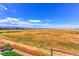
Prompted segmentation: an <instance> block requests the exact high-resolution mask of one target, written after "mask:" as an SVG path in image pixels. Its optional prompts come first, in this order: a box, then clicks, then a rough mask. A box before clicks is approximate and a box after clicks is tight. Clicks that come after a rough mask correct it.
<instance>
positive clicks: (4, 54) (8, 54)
mask: <svg viewBox="0 0 79 59" xmlns="http://www.w3.org/2000/svg"><path fill="white" fill-rule="evenodd" d="M1 55H3V56H22V55H21V54H18V53H17V52H14V51H7V52H2V53H1Z"/></svg>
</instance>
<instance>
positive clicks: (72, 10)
mask: <svg viewBox="0 0 79 59" xmlns="http://www.w3.org/2000/svg"><path fill="white" fill-rule="evenodd" d="M3 26H6V27H27V28H70V27H71V28H75V27H77V28H79V4H75V3H74V4H73V3H72V4H68V3H63V4H62V3H51V4H50V3H25V4H24V3H23V4H22V3H16V4H15V3H13V4H12V3H6V4H5V3H2V4H0V27H3Z"/></svg>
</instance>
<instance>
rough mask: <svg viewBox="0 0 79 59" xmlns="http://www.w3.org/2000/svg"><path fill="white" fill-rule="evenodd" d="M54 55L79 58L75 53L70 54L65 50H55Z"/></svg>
mask: <svg viewBox="0 0 79 59" xmlns="http://www.w3.org/2000/svg"><path fill="white" fill-rule="evenodd" d="M53 55H66V56H79V55H77V54H74V53H69V52H66V51H63V50H58V49H53Z"/></svg>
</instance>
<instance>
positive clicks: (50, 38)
mask: <svg viewBox="0 0 79 59" xmlns="http://www.w3.org/2000/svg"><path fill="white" fill-rule="evenodd" d="M0 35H1V36H3V38H4V36H5V37H7V38H5V39H8V40H10V41H14V42H16V43H17V42H19V43H23V44H25V45H29V46H33V47H37V48H41V49H46V50H48V51H50V48H53V49H58V50H59V51H60V52H57V51H53V55H72V54H73V55H79V29H29V30H0ZM30 49H32V48H30ZM62 51H65V52H67V53H63V52H62ZM57 53H58V54H57ZM59 53H60V54H59ZM68 53H69V54H68ZM49 54H50V52H49Z"/></svg>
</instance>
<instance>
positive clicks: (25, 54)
mask: <svg viewBox="0 0 79 59" xmlns="http://www.w3.org/2000/svg"><path fill="white" fill-rule="evenodd" d="M13 51H15V52H17V53H19V54H21V55H23V56H32V55H31V54H28V53H24V52H22V51H19V50H17V49H13Z"/></svg>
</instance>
